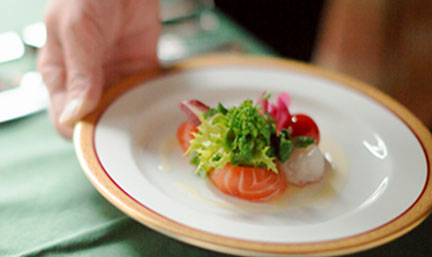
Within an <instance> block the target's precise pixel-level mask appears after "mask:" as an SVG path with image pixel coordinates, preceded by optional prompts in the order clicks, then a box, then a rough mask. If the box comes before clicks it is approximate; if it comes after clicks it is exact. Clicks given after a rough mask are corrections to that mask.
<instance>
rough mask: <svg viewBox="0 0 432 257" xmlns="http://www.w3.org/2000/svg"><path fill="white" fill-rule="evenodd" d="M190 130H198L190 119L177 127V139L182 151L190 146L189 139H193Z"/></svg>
mask: <svg viewBox="0 0 432 257" xmlns="http://www.w3.org/2000/svg"><path fill="white" fill-rule="evenodd" d="M192 132H198V128H197V127H196V126H195V125H194V124H192V122H190V121H185V122H183V123H182V124H180V126H179V127H178V129H177V141H178V142H179V144H180V148H181V149H182V150H183V152H186V150H187V149H188V148H189V146H190V141H191V140H192V139H193V135H192Z"/></svg>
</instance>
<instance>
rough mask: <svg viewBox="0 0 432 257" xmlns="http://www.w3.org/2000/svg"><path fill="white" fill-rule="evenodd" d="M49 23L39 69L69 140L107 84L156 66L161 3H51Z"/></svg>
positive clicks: (55, 120) (86, 0)
mask: <svg viewBox="0 0 432 257" xmlns="http://www.w3.org/2000/svg"><path fill="white" fill-rule="evenodd" d="M45 25H46V27H47V41H46V44H45V46H44V47H43V48H42V49H41V51H40V53H39V56H38V69H39V71H40V73H41V74H42V76H43V79H44V82H45V84H46V86H47V88H48V91H49V95H50V102H51V105H50V108H49V112H50V116H51V119H52V121H53V123H54V125H55V127H56V129H57V131H58V132H59V133H60V134H61V135H63V136H65V137H66V138H71V136H72V132H73V125H74V124H75V123H76V122H77V121H78V120H79V119H80V118H82V117H83V116H84V115H86V114H87V113H89V112H91V111H92V110H93V109H94V108H95V107H96V106H97V104H98V102H99V99H100V98H101V95H102V92H103V89H104V88H105V87H106V86H108V85H109V84H111V83H114V82H115V81H117V80H119V79H120V78H122V77H125V76H127V75H130V74H132V73H134V72H137V71H140V70H144V69H149V68H154V67H156V66H157V65H158V61H157V55H156V45H157V40H158V36H159V12H158V1H157V0H121V1H118V0H62V1H60V0H51V2H50V3H49V5H48V9H47V12H46V14H45Z"/></svg>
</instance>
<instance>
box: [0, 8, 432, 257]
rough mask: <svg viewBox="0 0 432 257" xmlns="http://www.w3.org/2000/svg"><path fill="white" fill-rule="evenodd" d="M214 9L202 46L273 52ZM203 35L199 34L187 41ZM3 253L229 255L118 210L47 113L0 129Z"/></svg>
mask: <svg viewBox="0 0 432 257" xmlns="http://www.w3.org/2000/svg"><path fill="white" fill-rule="evenodd" d="M16 2H22V3H24V2H25V3H26V4H29V5H30V4H32V5H35V2H34V1H33V2H32V3H30V1H23V0H22V1H14V0H3V2H2V3H1V4H0V10H2V7H5V6H7V7H9V8H11V9H10V10H13V9H14V8H18V5H17V3H16ZM36 2H37V1H36ZM42 2H43V1H40V0H39V3H42ZM30 9H31V8H27V9H25V10H30ZM4 10H5V9H3V12H4ZM23 10H24V9H23ZM42 10H43V5H42V4H40V5H37V8H36V9H34V12H32V14H31V15H30V16H26V15H27V14H26V13H20V15H21V16H22V17H27V18H29V19H28V20H27V22H34V21H37V19H40V16H41V15H42V13H43V11H42ZM26 12H27V11H26ZM211 12H212V13H213V14H214V15H216V16H217V17H218V18H219V20H220V23H219V28H218V29H217V31H214V34H212V35H207V36H208V37H207V38H206V39H205V40H204V41H203V40H201V41H200V42H213V43H214V42H216V41H215V40H219V41H217V42H218V43H220V44H222V43H223V42H225V41H228V39H230V38H233V37H235V38H237V39H238V40H237V42H239V44H240V45H241V47H242V51H244V52H246V53H250V54H274V52H272V51H271V50H270V49H268V48H266V47H265V46H264V45H263V44H261V43H259V42H258V41H257V40H256V39H254V38H253V37H252V36H251V35H249V34H247V33H246V32H245V31H243V30H242V29H240V28H239V27H237V26H235V25H233V23H232V22H231V21H230V20H229V19H228V18H227V17H225V16H223V15H222V14H221V13H219V12H218V11H215V10H212V11H211ZM15 15H17V13H15ZM18 16H19V15H18ZM18 16H12V15H8V16H6V17H4V16H2V15H0V24H3V25H1V26H0V32H2V31H6V29H12V30H18V29H20V28H21V27H22V26H24V25H25V24H27V23H24V22H23V20H21V19H20V20H18V19H17V17H18ZM15 19H16V20H17V23H13V22H11V23H10V24H9V25H10V26H9V27H7V28H6V27H5V26H4V25H5V23H4V21H5V20H8V21H9V20H15ZM201 36H203V35H195V36H194V38H191V39H190V41H189V43H190V44H193V42H194V40H199V37H201ZM206 40H207V41H206ZM207 44H209V43H207ZM34 58H35V55H34V53H32V52H30V53H29V55H28V56H26V57H25V59H23V60H19V61H18V62H16V63H10V64H7V67H6V64H0V70H3V71H4V70H5V69H8V70H18V68H19V69H23V70H27V69H34ZM0 111H1V110H0ZM431 232H432V218H431V217H429V218H428V219H427V220H426V221H425V222H424V223H423V224H421V225H420V226H419V227H418V228H416V229H415V230H414V231H412V232H410V233H408V234H407V235H405V236H403V237H402V238H400V239H397V240H395V241H393V242H391V243H389V244H386V245H384V246H381V247H378V248H376V249H373V250H369V251H365V252H363V253H359V254H354V255H352V256H365V257H366V256H432V237H431V236H430V235H431ZM0 256H214V257H216V256H227V255H224V254H220V253H216V252H212V251H208V250H204V249H200V248H196V247H194V246H190V245H187V244H184V243H181V242H179V241H176V240H174V239H171V238H168V237H166V236H164V235H162V234H160V233H158V232H155V231H152V230H150V229H148V228H147V227H145V226H142V225H141V224H139V223H137V222H135V221H134V220H132V219H130V218H128V217H127V216H125V214H123V213H122V212H120V211H119V210H117V209H116V208H115V207H114V206H113V205H111V204H110V203H109V202H108V201H106V200H105V199H104V198H103V197H102V196H101V195H100V194H99V193H98V192H97V191H96V189H95V188H93V186H92V185H91V184H90V182H89V181H88V180H87V178H86V177H85V175H84V173H83V172H82V170H81V168H80V166H79V163H78V161H77V158H76V157H75V152H74V149H73V145H72V143H71V142H70V141H67V140H65V139H63V138H61V137H60V136H59V135H58V134H57V133H56V132H55V130H54V128H53V127H52V125H51V123H50V121H49V117H48V114H47V113H46V112H41V113H39V114H36V115H33V116H30V117H26V118H23V119H19V120H15V121H12V122H9V123H3V124H0Z"/></svg>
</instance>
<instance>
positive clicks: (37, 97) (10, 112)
mask: <svg viewBox="0 0 432 257" xmlns="http://www.w3.org/2000/svg"><path fill="white" fill-rule="evenodd" d="M48 103H49V100H48V92H47V90H46V88H45V86H44V84H43V82H42V78H41V76H40V74H39V73H38V72H27V73H25V74H24V75H23V77H22V78H21V82H20V85H19V86H18V87H15V88H12V89H8V90H5V91H3V92H1V93H0V123H2V122H7V121H11V120H14V119H17V118H19V117H24V116H26V115H29V114H32V113H36V112H39V111H42V110H45V109H46V108H47V107H48Z"/></svg>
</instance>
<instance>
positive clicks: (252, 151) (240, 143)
mask: <svg viewBox="0 0 432 257" xmlns="http://www.w3.org/2000/svg"><path fill="white" fill-rule="evenodd" d="M200 121H201V124H200V125H199V126H198V132H197V133H194V139H192V140H191V142H190V146H189V148H188V149H187V151H186V153H185V154H186V155H187V154H191V156H190V162H191V163H192V164H194V165H197V168H196V170H195V173H197V174H198V175H200V176H203V177H205V176H206V175H207V172H208V171H210V170H211V169H221V168H223V167H224V166H225V165H226V164H227V163H230V164H231V165H233V166H252V167H262V168H266V169H270V170H272V171H274V172H276V173H277V172H278V170H277V168H276V163H275V161H276V160H279V161H281V162H285V161H286V160H288V159H289V157H290V155H291V153H292V151H293V150H294V148H296V147H307V146H308V145H310V144H313V143H314V142H315V141H314V140H313V139H310V138H307V137H297V138H295V139H292V138H291V137H290V133H289V131H288V130H286V129H283V130H281V132H280V133H279V135H278V134H277V132H276V126H275V121H274V120H273V119H272V118H271V117H270V115H268V113H266V114H264V115H262V114H260V112H259V109H258V107H257V106H254V105H253V102H252V101H251V100H246V101H244V102H243V103H242V104H240V106H238V107H232V108H230V109H227V108H225V107H224V106H223V105H222V104H221V103H219V104H218V107H217V108H211V109H209V110H208V111H206V112H205V113H204V114H203V115H202V116H201V117H200Z"/></svg>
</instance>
